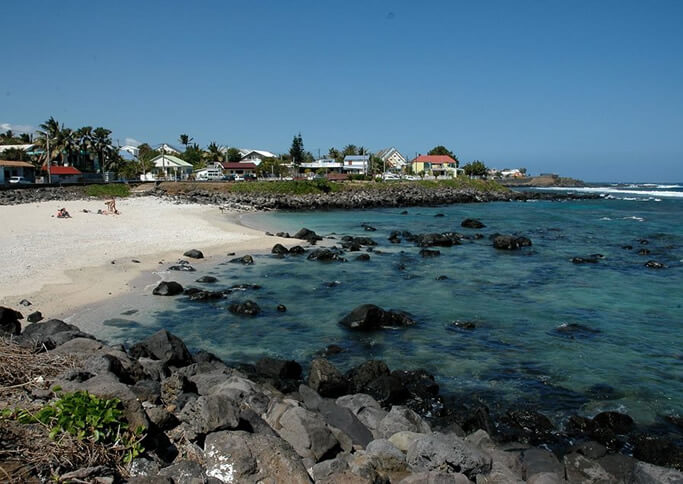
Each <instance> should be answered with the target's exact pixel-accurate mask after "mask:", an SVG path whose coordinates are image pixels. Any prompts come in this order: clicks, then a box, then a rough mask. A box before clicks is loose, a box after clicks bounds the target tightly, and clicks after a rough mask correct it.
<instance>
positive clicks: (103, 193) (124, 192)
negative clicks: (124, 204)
mask: <svg viewBox="0 0 683 484" xmlns="http://www.w3.org/2000/svg"><path fill="white" fill-rule="evenodd" d="M85 194H86V195H87V196H89V197H98V198H112V197H120V198H121V197H127V196H128V195H130V187H129V186H128V185H127V184H125V183H108V184H106V185H88V186H87V187H85Z"/></svg>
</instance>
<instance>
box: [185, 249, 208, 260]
mask: <svg viewBox="0 0 683 484" xmlns="http://www.w3.org/2000/svg"><path fill="white" fill-rule="evenodd" d="M183 255H184V256H185V257H191V258H192V259H203V258H204V254H203V253H202V251H201V250H197V249H190V250H188V251H187V252H185V253H184V254H183Z"/></svg>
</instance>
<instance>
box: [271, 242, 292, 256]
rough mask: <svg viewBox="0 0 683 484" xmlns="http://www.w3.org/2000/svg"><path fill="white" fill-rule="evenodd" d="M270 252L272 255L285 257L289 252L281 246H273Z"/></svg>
mask: <svg viewBox="0 0 683 484" xmlns="http://www.w3.org/2000/svg"><path fill="white" fill-rule="evenodd" d="M270 252H271V253H272V254H275V255H287V254H289V250H287V247H285V246H284V245H282V244H275V245H274V246H273V248H272V250H271V251H270Z"/></svg>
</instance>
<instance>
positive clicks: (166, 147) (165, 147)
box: [153, 143, 182, 155]
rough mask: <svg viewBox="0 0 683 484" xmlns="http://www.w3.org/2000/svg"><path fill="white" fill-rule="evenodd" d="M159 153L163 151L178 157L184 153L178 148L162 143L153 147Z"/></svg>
mask: <svg viewBox="0 0 683 484" xmlns="http://www.w3.org/2000/svg"><path fill="white" fill-rule="evenodd" d="M153 148H154V149H155V150H157V151H161V152H162V153H172V154H173V153H175V154H176V155H179V154H180V153H182V151H181V150H179V149H178V148H176V147H175V146H173V145H169V144H168V143H161V144H158V145H156V146H154V147H153Z"/></svg>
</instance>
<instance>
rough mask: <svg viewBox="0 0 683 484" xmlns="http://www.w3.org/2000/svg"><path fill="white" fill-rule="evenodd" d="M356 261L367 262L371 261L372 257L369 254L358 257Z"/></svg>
mask: <svg viewBox="0 0 683 484" xmlns="http://www.w3.org/2000/svg"><path fill="white" fill-rule="evenodd" d="M356 260H357V261H361V262H367V261H369V260H370V256H369V255H368V254H360V255H359V256H358V257H356Z"/></svg>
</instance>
